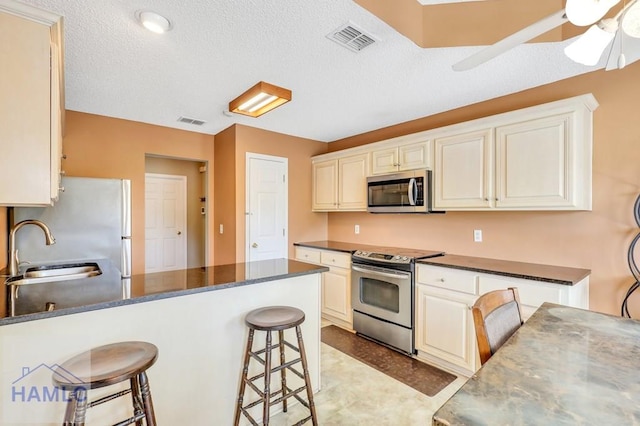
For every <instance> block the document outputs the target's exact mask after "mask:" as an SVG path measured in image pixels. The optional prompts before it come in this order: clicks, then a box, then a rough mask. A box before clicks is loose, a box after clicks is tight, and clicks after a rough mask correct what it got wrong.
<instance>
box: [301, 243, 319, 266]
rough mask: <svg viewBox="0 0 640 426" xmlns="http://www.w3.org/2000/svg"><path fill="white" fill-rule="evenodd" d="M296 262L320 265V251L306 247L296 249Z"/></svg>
mask: <svg viewBox="0 0 640 426" xmlns="http://www.w3.org/2000/svg"><path fill="white" fill-rule="evenodd" d="M296 260H300V261H302V262H308V263H320V251H319V250H314V249H310V248H305V247H296Z"/></svg>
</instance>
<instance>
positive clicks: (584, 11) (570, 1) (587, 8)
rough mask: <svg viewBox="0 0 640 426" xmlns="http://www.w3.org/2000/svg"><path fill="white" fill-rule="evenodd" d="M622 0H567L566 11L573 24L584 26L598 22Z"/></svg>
mask: <svg viewBox="0 0 640 426" xmlns="http://www.w3.org/2000/svg"><path fill="white" fill-rule="evenodd" d="M619 2H620V0H567V4H566V6H565V13H566V14H567V19H569V22H571V23H572V24H573V25H577V26H579V27H584V26H587V25H591V24H593V23H595V22H598V21H599V20H600V19H601V18H602V17H603V16H604V15H606V14H607V12H608V11H609V9H611V8H612V7H613V6H615V5H616V4H618V3H619Z"/></svg>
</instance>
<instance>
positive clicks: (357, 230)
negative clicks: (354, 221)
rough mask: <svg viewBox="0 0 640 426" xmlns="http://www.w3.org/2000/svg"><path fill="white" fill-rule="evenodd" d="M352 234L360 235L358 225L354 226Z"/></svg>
mask: <svg viewBox="0 0 640 426" xmlns="http://www.w3.org/2000/svg"><path fill="white" fill-rule="evenodd" d="M353 232H355V233H356V234H359V233H360V225H356V226H355V227H354V228H353Z"/></svg>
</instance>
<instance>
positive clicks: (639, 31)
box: [621, 3, 640, 38]
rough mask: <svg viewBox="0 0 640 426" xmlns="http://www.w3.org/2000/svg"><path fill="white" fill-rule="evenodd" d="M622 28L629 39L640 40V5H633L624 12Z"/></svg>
mask: <svg viewBox="0 0 640 426" xmlns="http://www.w3.org/2000/svg"><path fill="white" fill-rule="evenodd" d="M621 26H622V31H624V33H625V34H626V35H628V36H629V37H634V38H640V3H635V4H633V5H631V6H630V7H629V8H628V9H627V10H626V11H625V12H624V15H623V16H622V24H621Z"/></svg>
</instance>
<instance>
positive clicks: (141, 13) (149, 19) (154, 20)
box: [136, 10, 173, 34]
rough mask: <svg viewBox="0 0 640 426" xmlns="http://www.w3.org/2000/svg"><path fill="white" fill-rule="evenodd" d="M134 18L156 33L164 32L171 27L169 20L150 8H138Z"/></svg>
mask: <svg viewBox="0 0 640 426" xmlns="http://www.w3.org/2000/svg"><path fill="white" fill-rule="evenodd" d="M136 19H137V20H138V22H140V24H142V26H143V27H145V28H146V29H148V30H149V31H153V32H154V33H157V34H162V33H166V32H167V31H170V30H171V28H173V25H171V21H169V20H168V19H167V18H165V17H164V16H162V15H159V14H157V13H155V12H152V11H150V10H138V11H137V12H136Z"/></svg>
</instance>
